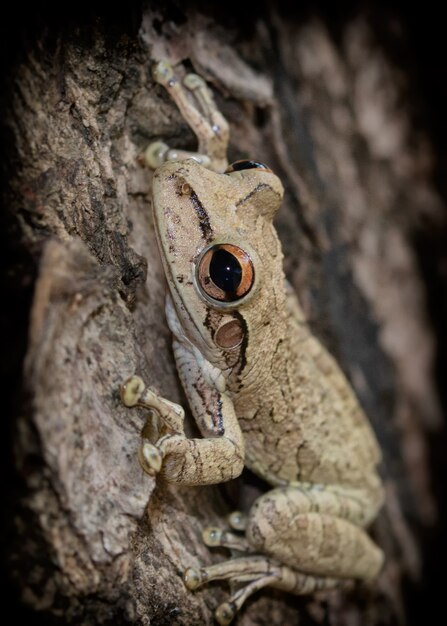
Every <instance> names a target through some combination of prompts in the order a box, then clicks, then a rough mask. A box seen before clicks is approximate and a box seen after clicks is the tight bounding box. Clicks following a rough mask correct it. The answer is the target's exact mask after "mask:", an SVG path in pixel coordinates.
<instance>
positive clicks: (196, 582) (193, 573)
mask: <svg viewBox="0 0 447 626" xmlns="http://www.w3.org/2000/svg"><path fill="white" fill-rule="evenodd" d="M207 579H208V577H207V575H206V571H205V570H203V569H197V568H196V567H188V569H187V570H186V571H185V573H184V575H183V580H184V582H185V585H186V586H187V588H188V589H190V590H191V591H194V590H195V589H197V587H200V585H203V583H204V582H206V581H207Z"/></svg>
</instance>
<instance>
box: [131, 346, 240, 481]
mask: <svg viewBox="0 0 447 626" xmlns="http://www.w3.org/2000/svg"><path fill="white" fill-rule="evenodd" d="M174 353H175V354H176V358H177V361H178V367H179V368H180V373H181V371H182V369H183V371H184V370H185V368H187V369H188V376H189V375H192V376H193V379H194V381H195V383H194V385H191V387H190V389H188V388H186V389H185V391H186V393H187V395H189V399H190V403H191V406H192V408H193V410H194V406H197V413H196V415H195V417H196V421H197V423H198V425H199V427H200V428H201V431H202V433H203V434H204V435H206V436H205V437H204V438H203V439H189V438H187V437H186V436H185V434H184V429H183V418H184V411H183V409H182V407H181V406H179V405H178V404H174V403H173V402H170V401H169V400H166V399H165V398H162V397H161V396H159V395H157V394H156V393H155V392H154V391H153V390H151V389H149V388H148V387H146V385H145V384H144V382H143V381H142V379H141V378H139V377H138V376H132V377H131V378H130V379H129V380H127V381H126V382H125V383H124V384H123V386H122V388H121V397H122V400H123V402H124V404H125V405H126V406H128V407H133V406H141V407H144V408H147V409H150V410H151V411H152V412H154V413H156V414H157V416H158V418H159V420H160V422H161V425H162V431H163V435H162V436H161V437H160V438H159V439H158V441H156V442H151V441H149V440H148V439H146V438H143V439H142V443H141V446H140V452H139V456H140V462H141V465H142V467H143V469H144V470H145V471H146V472H147V473H148V474H150V475H155V474H157V473H159V472H160V474H161V475H162V476H163V478H164V479H165V480H168V481H170V482H177V483H182V484H184V485H206V484H214V483H220V482H225V481H227V480H231V479H232V478H236V477H237V476H239V474H240V473H241V471H242V469H243V467H244V450H245V449H244V440H243V436H242V433H241V430H240V427H239V423H238V420H237V418H236V415H235V412H234V407H233V403H232V401H231V399H230V398H229V397H228V396H227V395H226V394H225V393H221V392H219V391H218V390H216V389H215V388H214V387H213V386H212V385H209V384H208V383H207V381H206V380H204V377H203V373H202V372H201V371H200V366H199V365H198V364H197V362H196V360H195V358H194V355H192V354H190V353H189V351H188V349H181V347H180V344H179V342H177V341H175V342H174ZM179 361H180V362H179ZM202 368H203V364H202ZM192 370H193V371H192ZM188 391H189V393H188ZM197 394H199V395H200V407H199V402H197V399H196V397H195V396H196V395H197Z"/></svg>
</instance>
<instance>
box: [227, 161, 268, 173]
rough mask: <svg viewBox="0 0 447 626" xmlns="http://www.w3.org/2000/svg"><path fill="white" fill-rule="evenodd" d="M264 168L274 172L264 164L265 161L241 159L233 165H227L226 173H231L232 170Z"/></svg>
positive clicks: (266, 170)
mask: <svg viewBox="0 0 447 626" xmlns="http://www.w3.org/2000/svg"><path fill="white" fill-rule="evenodd" d="M254 169H256V170H263V171H264V172H270V173H271V172H272V170H271V169H270V168H269V167H267V165H264V163H259V162H258V161H248V160H246V159H243V160H241V161H235V162H234V163H232V164H231V165H229V166H228V167H227V169H226V170H225V174H231V172H240V171H241V170H254Z"/></svg>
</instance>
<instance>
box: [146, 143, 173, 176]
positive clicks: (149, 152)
mask: <svg viewBox="0 0 447 626" xmlns="http://www.w3.org/2000/svg"><path fill="white" fill-rule="evenodd" d="M168 152H169V146H168V145H167V144H166V143H165V142H164V141H153V142H152V143H150V144H149V145H148V147H147V148H146V150H145V152H144V160H145V161H146V164H147V165H148V166H149V167H150V168H152V169H153V170H156V169H157V167H160V165H162V164H163V163H164V162H165V161H166V155H167V154H168Z"/></svg>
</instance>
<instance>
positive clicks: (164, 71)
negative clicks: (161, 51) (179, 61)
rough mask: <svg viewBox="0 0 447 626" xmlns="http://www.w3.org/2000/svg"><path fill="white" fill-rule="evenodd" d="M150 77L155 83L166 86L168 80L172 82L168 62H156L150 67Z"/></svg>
mask: <svg viewBox="0 0 447 626" xmlns="http://www.w3.org/2000/svg"><path fill="white" fill-rule="evenodd" d="M152 76H153V78H154V80H155V82H156V83H159V84H160V85H167V84H168V82H169V81H170V80H174V70H173V68H172V65H171V64H170V63H169V61H166V60H164V61H158V63H155V64H154V65H153V66H152Z"/></svg>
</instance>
